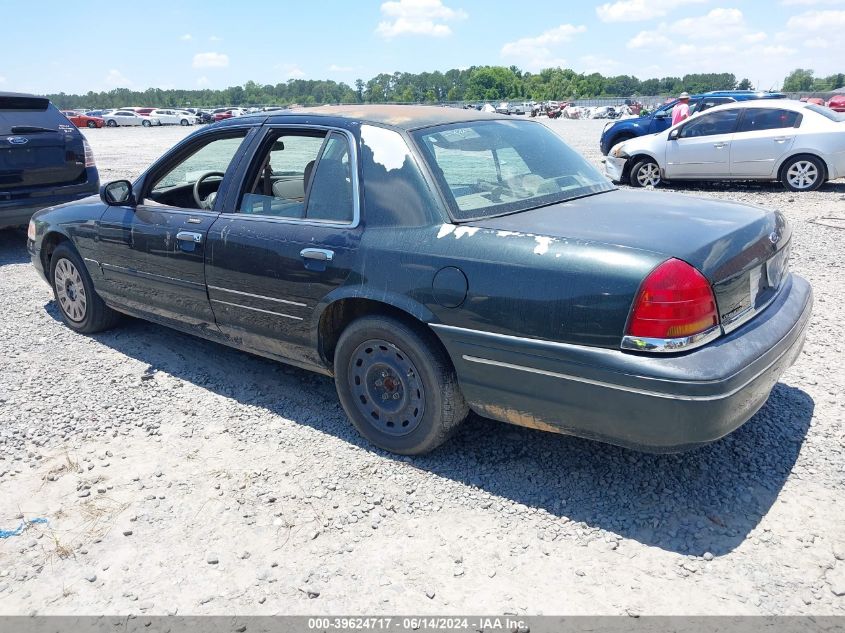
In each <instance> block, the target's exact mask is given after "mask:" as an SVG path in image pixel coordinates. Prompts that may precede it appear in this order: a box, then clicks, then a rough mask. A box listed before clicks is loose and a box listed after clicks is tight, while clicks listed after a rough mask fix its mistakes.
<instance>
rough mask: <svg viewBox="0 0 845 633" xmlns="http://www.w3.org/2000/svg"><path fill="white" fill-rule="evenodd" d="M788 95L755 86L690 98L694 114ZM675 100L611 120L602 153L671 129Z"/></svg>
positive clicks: (603, 133)
mask: <svg viewBox="0 0 845 633" xmlns="http://www.w3.org/2000/svg"><path fill="white" fill-rule="evenodd" d="M785 98H786V95H785V94H783V93H780V92H756V91H753V90H728V91H714V92H706V93H704V94H698V95H693V96H692V97H691V98H690V101H689V107H690V114H691V115H692V114H695V113H697V112H704V111H705V110H709V109H710V108H713V107H716V106H718V105H722V104H725V103H734V102H736V101H748V100H751V99H785ZM676 103H678V100H677V99H673V100H672V101H669V102H668V103H665V104H664V105H662V106H660V107H659V108H657V110H655V111H654V112H652V113H651V114H648V115H646V116H641V117H635V118H631V119H622V120H620V121H616V122H614V123H608V124H607V125H605V127H604V130H603V131H602V135H601V139H600V141H599V147H600V149H601V153H602V154H604V155H607V153H608V152H609V151H610V148H611V147H613V146H614V145H616V144H617V143H621V142H622V141H627V140H628V139H629V138H636V137H638V136H643V135H646V134H656V133H657V132H662V131H663V130H665V129H668V128H669V126H670V125H672V108H674V107H675V104H676Z"/></svg>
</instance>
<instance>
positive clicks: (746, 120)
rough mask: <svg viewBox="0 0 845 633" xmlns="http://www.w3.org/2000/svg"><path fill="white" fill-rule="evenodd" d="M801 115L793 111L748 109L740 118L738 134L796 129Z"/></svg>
mask: <svg viewBox="0 0 845 633" xmlns="http://www.w3.org/2000/svg"><path fill="white" fill-rule="evenodd" d="M800 124H801V115H800V114H799V113H798V112H795V111H794V110H778V109H776V108H749V109H747V110H746V111H745V115H744V116H743V117H742V123H740V124H739V129H738V130H737V131H738V132H755V131H758V130H778V129H781V128H788V127H798V126H799V125H800Z"/></svg>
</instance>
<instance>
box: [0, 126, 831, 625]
mask: <svg viewBox="0 0 845 633" xmlns="http://www.w3.org/2000/svg"><path fill="white" fill-rule="evenodd" d="M549 125H551V126H553V127H554V128H555V129H556V130H558V131H559V132H560V133H561V134H563V136H565V137H566V138H567V140H569V142H570V143H571V144H572V145H573V146H574V147H575V148H576V149H578V150H580V151H581V152H583V153H584V154H585V155H587V156H588V157H589V158H590V159H591V160H594V161H596V162H598V161H599V159H600V158H601V157H600V155H599V153H598V147H597V145H598V143H597V140H598V136H599V134H600V131H601V127H602V125H603V123H602V122H601V121H559V122H549ZM186 132H187V131H186V130H184V129H181V128H163V129H153V130H146V129H131V128H130V129H120V130H108V129H104V130H91V131H86V132H85V134H86V136H87V137H88V138H89V139H90V141H91V144H92V146H93V149H94V152H95V155H96V157H97V160H98V162H99V165H100V170H101V174H102V178H103V180H104V181H106V180H110V179H113V178H117V177H129V178H132V177H134V176H137V175H138V174H139V173H140V172H141V170H142V169H143V168H144V167H145V166H146V165H147V164H148V163H149V162H150V161H151V160H153V159H154V158H156V157H157V156H159V155H160V154H161V153H162V152H163V151H164V150H165V149H166V148H167V147H169V146H170V145H171V144H172V143H174V142H175V141H177V140H178V139H180V138H181V137H182V136H183V135H184V134H185V133H186ZM680 190H682V191H684V192H687V193H691V194H695V195H702V196H705V197H708V198H724V199H731V200H740V201H743V202H749V203H755V204H761V205H765V206H768V207H777V208H780V209H781V210H783V211H784V212H785V213H786V214H787V215H788V216H789V218H790V220H791V221H792V222H793V224H794V227H795V234H794V246H793V260H792V269H793V270H794V271H795V272H798V273H800V274H802V275H804V276H805V277H806V278H807V279H809V280H810V281H811V283H812V284H813V286H814V288H815V293H816V304H815V315H814V318H813V321H812V324H811V326H810V331H809V334H808V337H807V343H806V346H805V349H804V353H803V355H802V356H801V358H800V359H799V361H798V362H797V363H796V364H795V365H794V366H793V367H792V368H791V369H790V370H789V371H787V372H786V374H785V375H784V376H783V379H782V382H780V383H779V384H778V385H777V386H776V387H775V389H774V391H773V392H772V396H771V398H770V399H769V401H768V403H767V404H766V405H765V406H764V407H763V409H762V410H761V411H760V412H759V413H758V414H757V415H756V416H755V417H754V418H753V419H752V420H751V421H750V422H749V423H747V424H746V425H745V426H743V427H742V428H741V429H739V430H738V431H737V432H735V433H733V434H732V435H730V436H729V437H727V438H726V439H724V440H722V441H720V442H717V443H716V444H714V445H712V446H709V447H705V448H703V449H700V450H697V451H694V452H691V453H687V454H683V455H676V456H651V455H642V454H638V453H635V452H631V451H627V450H624V449H620V448H616V447H612V446H606V445H602V444H598V443H593V442H589V441H585V440H580V439H577V438H571V437H565V436H558V435H551V434H547V433H542V432H539V431H532V430H527V429H522V428H518V427H510V426H507V425H505V424H499V423H495V422H491V421H488V420H484V419H480V418H473V419H471V420H470V421H469V422H468V423H467V424H466V425H465V427H464V428H463V429H462V431H461V432H460V433H459V435H458V437H456V438H455V439H454V440H453V441H451V442H450V443H449V444H447V445H446V446H444V447H443V448H442V449H440V450H438V451H437V452H435V453H434V454H432V455H429V456H426V457H421V458H413V459H412V458H398V457H395V456H392V455H389V454H386V453H384V452H382V451H379V450H375V449H373V448H371V447H370V446H368V445H367V444H366V443H364V442H363V441H362V440H361V439H359V437H358V435H357V434H356V433H355V431H354V430H353V428H352V427H351V425H350V424H349V423H348V421H347V420H346V418H345V416H344V414H343V412H342V410H341V408H340V406H339V405H338V403H337V400H336V396H335V393H334V387H333V384H332V382H331V381H330V380H329V379H326V378H324V377H321V376H317V375H312V374H310V373H307V372H304V371H301V370H298V369H294V368H291V367H287V366H285V365H281V364H277V363H273V362H270V361H267V360H263V359H260V358H256V357H252V356H249V355H247V354H243V353H240V352H237V351H234V350H231V349H228V348H225V347H222V346H219V345H216V344H213V343H209V342H205V341H201V340H199V339H195V338H191V337H189V336H185V335H182V334H178V333H176V332H173V331H170V330H167V329H165V328H162V327H158V326H155V325H151V324H148V323H144V322H142V321H135V320H127V322H125V324H124V325H123V326H122V327H120V328H118V329H115V330H113V331H110V332H106V333H103V334H99V335H96V336H92V337H86V336H80V335H75V334H73V333H72V332H71V331H70V330H69V329H67V328H65V327H63V326H62V324H61V323H60V320H59V316H58V311H57V308H56V307H55V305H54V304H53V302H52V295H51V293H50V290H49V289H48V287H47V285H46V284H44V283H43V282H42V281H41V280H40V279H38V277H37V275H36V273H35V271H34V270H33V269H32V268H31V266H30V265H29V263H28V260H27V255H26V252H25V249H24V235H23V234H22V233H21V232H11V231H6V232H0V305H2V308H0V315H1V316H2V318H0V369H1V370H2V381H0V528H3V529H10V528H15V527H16V526H18V525H19V524H20V523H21V521H22V519H26V520H27V521H28V520H31V519H34V518H39V517H43V518H46V519H47V520H48V521H49V522H48V523H46V524H43V523H33V524H27V525H26V528H25V529H24V531H23V532H22V533H21V534H20V535H18V536H12V537H9V538H6V539H2V540H0V613H2V614H26V613H41V614H58V613H73V614H92V613H146V614H153V613H156V614H164V613H176V612H178V613H180V614H188V613H190V614H206V613H232V612H236V613H266V614H271V613H286V614H297V613H298V614H307V613H349V612H369V613H374V614H375V613H386V614H390V613H454V614H460V613H467V612H469V613H491V612H495V613H512V614H537V613H545V614H587V613H601V614H624V613H627V614H631V615H636V614H719V613H722V614H728V613H729V614H784V613H789V614H800V613H812V614H837V613H838V614H842V613H843V612H845V598H843V595H845V535H843V533H842V526H843V518H844V517H845V510H843V508H845V498H843V497H844V496H845V495H843V490H845V487H843V483H845V482H843V479H845V470H844V469H843V466H844V465H845V459H843V428H842V421H843V417H845V416H843V405H845V398H843V392H845V389H843V387H845V372H843V366H842V358H843V342H842V341H843V338H845V337H843V334H845V332H843V323H845V309H843V302H842V299H841V295H842V289H843V283H842V278H843V274H845V271H843V261H845V256H843V254H842V248H841V247H842V243H843V242H842V237H843V232H842V231H841V227H842V226H845V184H843V182H842V181H839V182H837V183H834V184H829V185H827V186H825V187H824V188H823V189H822V190H821V191H818V192H814V193H808V194H802V195H798V194H791V193H787V192H785V191H784V190H782V189H781V188H780V187H779V186H776V185H753V186H751V185H749V186H742V185H718V186H716V185H712V186H687V187H683V188H680ZM693 204H694V203H693ZM823 218H835V219H834V220H824V219H823ZM835 226H838V227H840V228H834V227H835Z"/></svg>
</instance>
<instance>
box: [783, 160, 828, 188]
mask: <svg viewBox="0 0 845 633" xmlns="http://www.w3.org/2000/svg"><path fill="white" fill-rule="evenodd" d="M826 176H827V169H826V168H825V165H824V163H823V162H822V161H821V160H819V159H818V158H816V157H815V156H810V155H808V154H804V155H801V156H793V157H792V158H790V159H789V160H787V161H786V162H785V163H784V164H783V167H781V168H780V181H781V183H783V186H784V187H786V188H787V189H789V190H790V191H815V190H816V189H818V188H819V187H821V186H822V185H823V184H824V181H825V178H826Z"/></svg>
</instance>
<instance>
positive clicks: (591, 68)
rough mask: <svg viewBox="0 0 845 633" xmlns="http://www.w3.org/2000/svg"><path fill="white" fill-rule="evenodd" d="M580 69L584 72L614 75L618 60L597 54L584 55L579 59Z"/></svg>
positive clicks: (617, 69)
mask: <svg viewBox="0 0 845 633" xmlns="http://www.w3.org/2000/svg"><path fill="white" fill-rule="evenodd" d="M578 61H579V62H580V70H581V72H585V73H601V74H603V75H614V74H617V73H618V71H619V66H620V64H619V61H618V60H616V59H613V58H611V57H601V56H599V55H584V56H583V57H581V58H580V59H579V60H578Z"/></svg>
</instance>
